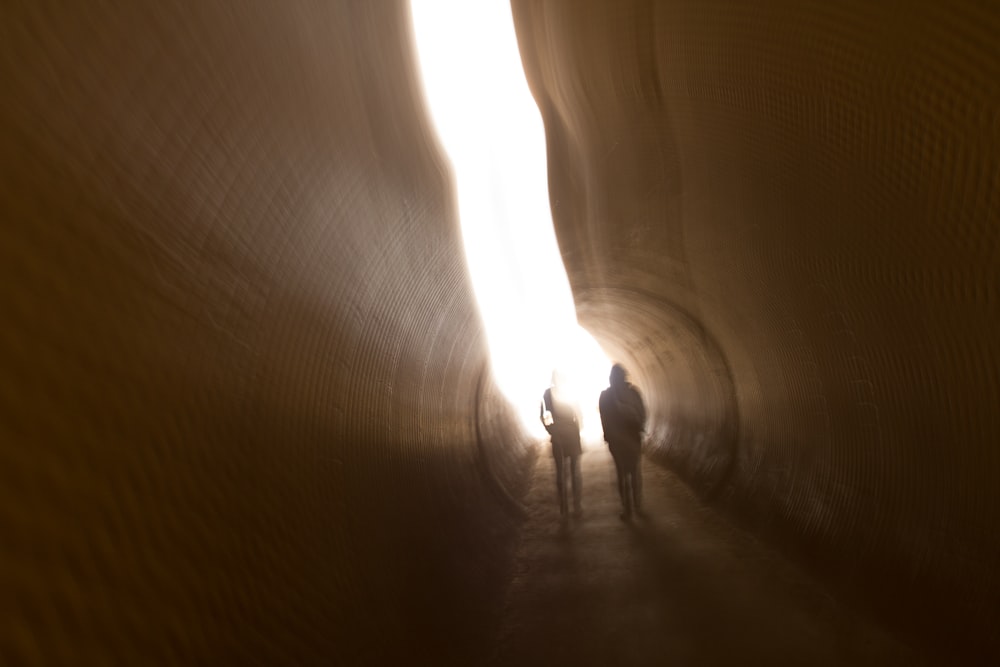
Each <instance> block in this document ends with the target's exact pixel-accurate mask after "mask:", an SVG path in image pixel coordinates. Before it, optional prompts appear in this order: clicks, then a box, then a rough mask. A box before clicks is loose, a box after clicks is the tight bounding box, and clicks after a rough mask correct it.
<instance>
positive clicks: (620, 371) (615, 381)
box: [608, 364, 625, 387]
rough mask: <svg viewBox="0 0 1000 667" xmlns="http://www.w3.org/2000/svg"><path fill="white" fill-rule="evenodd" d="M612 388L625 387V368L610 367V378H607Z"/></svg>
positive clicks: (618, 365) (616, 365)
mask: <svg viewBox="0 0 1000 667" xmlns="http://www.w3.org/2000/svg"><path fill="white" fill-rule="evenodd" d="M608 380H609V381H610V382H611V386H612V387H622V386H624V385H625V367H624V366H622V365H621V364H615V365H614V366H612V367H611V376H610V377H609V378H608Z"/></svg>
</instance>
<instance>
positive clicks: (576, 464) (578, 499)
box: [569, 454, 583, 513]
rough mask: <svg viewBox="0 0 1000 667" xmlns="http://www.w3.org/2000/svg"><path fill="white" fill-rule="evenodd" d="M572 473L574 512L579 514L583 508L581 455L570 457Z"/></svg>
mask: <svg viewBox="0 0 1000 667" xmlns="http://www.w3.org/2000/svg"><path fill="white" fill-rule="evenodd" d="M569 467H570V472H571V474H572V477H573V510H574V511H575V512H577V513H579V512H580V510H581V509H582V508H583V503H582V499H583V478H582V476H581V475H580V455H579V454H577V455H576V456H571V457H569Z"/></svg>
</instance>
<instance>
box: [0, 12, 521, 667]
mask: <svg viewBox="0 0 1000 667" xmlns="http://www.w3.org/2000/svg"><path fill="white" fill-rule="evenodd" d="M409 30H410V29H409V15H408V11H407V6H406V5H405V3H403V2H378V3H367V2H308V1H303V2H288V3H285V2H280V3H274V2H261V1H254V0H250V1H247V2H238V3H233V2H226V1H223V0H198V1H197V2H179V1H167V2H164V1H162V0H155V1H154V0H149V1H146V0H139V1H136V0H128V1H122V2H102V3H65V2H54V1H53V2H48V1H44V0H43V1H41V2H39V1H37V0H30V1H27V0H26V1H24V2H21V1H19V0H15V1H14V2H5V3H4V4H3V8H2V9H0V83H2V89H3V100H4V101H3V104H2V105H0V124H2V128H3V130H2V133H0V159H2V162H0V170H2V177H0V188H2V190H0V193H2V195H0V201H2V204H0V205H2V218H3V223H2V233H0V307H2V312H3V315H2V317H0V340H2V344H0V368H2V369H3V374H2V381H0V442H2V447H0V536H2V537H0V542H2V548H0V663H3V664H5V665H22V664H49V665H51V664H111V663H115V664H129V665H140V664H151V663H162V664H214V665H219V664H331V663H333V664H337V663H350V664H361V663H365V662H373V663H385V662H389V661H392V660H393V659H394V658H398V657H400V656H403V655H407V656H408V659H409V660H413V661H416V662H418V663H419V662H420V661H421V659H424V658H426V659H430V657H433V658H435V659H438V660H442V659H445V658H448V657H451V658H453V659H454V661H455V662H465V663H468V662H469V660H467V659H465V657H466V656H469V655H471V653H470V651H473V650H480V648H481V645H482V644H483V643H484V640H483V638H482V637H481V636H480V635H479V634H477V633H480V632H481V629H482V628H484V627H487V625H488V623H486V621H485V620H484V619H487V617H488V616H489V615H491V614H495V613H496V610H497V607H498V604H497V601H496V598H495V596H496V595H497V594H498V593H497V587H498V586H499V585H500V582H502V581H503V579H504V573H505V572H504V567H506V555H505V554H506V551H505V548H506V546H505V545H507V544H509V543H510V542H511V539H510V538H511V535H512V533H511V531H512V530H513V527H514V526H515V524H516V518H517V515H516V503H515V504H513V506H512V503H511V500H512V498H513V499H516V496H517V493H518V489H517V488H516V486H517V484H518V483H519V481H518V480H520V479H523V474H520V473H522V472H523V470H522V467H523V460H524V455H525V454H526V453H527V452H528V451H529V450H528V448H527V446H526V443H524V442H522V441H521V440H520V438H521V437H522V436H521V435H520V433H519V431H518V430H516V429H514V428H512V424H513V422H512V421H511V417H510V415H509V414H508V413H507V411H506V410H507V409H506V407H505V406H506V404H505V402H504V401H502V400H501V398H500V397H499V395H498V394H497V392H496V390H495V389H493V388H492V383H491V382H490V381H489V379H488V377H487V378H484V373H486V372H487V371H486V368H487V366H486V363H487V358H486V348H485V338H484V336H483V332H482V330H481V325H480V320H479V317H478V314H477V312H476V308H475V305H474V302H473V296H472V292H471V288H470V285H469V281H468V279H467V271H466V268H465V266H464V259H463V253H462V249H461V241H460V235H459V228H458V223H457V219H456V217H455V214H454V211H453V196H454V195H453V193H452V191H451V186H450V181H449V179H450V176H449V174H448V172H447V167H446V165H445V164H444V162H443V161H442V158H441V155H440V152H439V150H438V148H437V146H436V144H435V143H434V140H433V139H432V136H433V135H432V133H431V131H430V129H429V128H430V126H429V122H428V120H427V117H426V114H425V113H424V111H423V100H422V97H421V94H420V91H419V84H418V80H417V78H416V74H415V69H414V67H415V65H414V61H413V56H412V44H411V40H410V34H409ZM477 401H478V403H477ZM477 415H479V416H480V418H481V424H480V425H479V427H478V431H479V435H480V437H479V439H478V444H477V424H476V416H477Z"/></svg>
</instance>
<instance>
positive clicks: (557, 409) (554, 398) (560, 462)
mask: <svg viewBox="0 0 1000 667" xmlns="http://www.w3.org/2000/svg"><path fill="white" fill-rule="evenodd" d="M563 381H564V378H563V376H562V374H561V373H560V372H559V371H553V373H552V386H551V387H549V388H548V389H546V390H545V393H544V394H543V395H542V405H541V414H540V415H539V417H540V418H541V420H542V424H543V425H544V426H545V430H546V431H547V432H548V434H549V435H550V436H551V437H552V457H553V459H555V464H556V492H557V493H558V494H559V514H560V515H562V516H564V517H565V516H566V514H567V513H568V511H569V501H568V498H567V489H566V473H567V470H566V467H567V466H568V467H569V476H570V478H571V480H572V484H573V511H574V512H575V513H576V514H580V513H581V512H582V511H583V506H582V502H581V498H582V488H581V486H582V477H581V475H580V455H581V454H582V453H583V448H582V445H581V443H580V421H581V420H580V410H579V408H578V407H577V405H576V403H575V401H573V399H572V398H571V397H570V396H569V395H568V394H567V392H566V390H565V387H564V386H563Z"/></svg>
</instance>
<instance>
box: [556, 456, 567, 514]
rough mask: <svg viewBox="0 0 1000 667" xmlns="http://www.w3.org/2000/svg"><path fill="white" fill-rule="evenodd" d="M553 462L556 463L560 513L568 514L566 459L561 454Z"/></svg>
mask: <svg viewBox="0 0 1000 667" xmlns="http://www.w3.org/2000/svg"><path fill="white" fill-rule="evenodd" d="M553 462H554V463H555V464H556V493H558V494H559V513H560V514H566V510H567V507H566V505H567V502H566V475H565V474H564V468H565V466H566V459H565V458H563V457H562V456H561V455H560V456H555V457H553Z"/></svg>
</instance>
